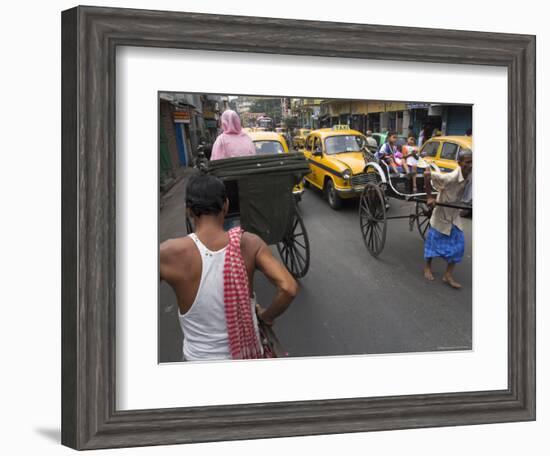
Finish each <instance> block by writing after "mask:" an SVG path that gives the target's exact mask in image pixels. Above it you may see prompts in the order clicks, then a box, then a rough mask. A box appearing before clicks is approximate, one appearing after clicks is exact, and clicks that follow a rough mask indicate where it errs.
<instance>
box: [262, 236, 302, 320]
mask: <svg viewBox="0 0 550 456" xmlns="http://www.w3.org/2000/svg"><path fill="white" fill-rule="evenodd" d="M261 242H262V245H261V247H260V248H259V249H258V251H257V253H256V267H257V268H258V269H259V270H260V271H262V272H263V273H264V275H265V276H266V277H267V278H268V280H269V281H270V282H271V283H272V284H273V285H275V287H277V292H276V293H275V296H274V298H273V301H272V302H271V304H270V305H269V306H268V307H267V308H265V309H262V308H260V309H259V313H258V316H259V317H260V318H261V319H262V320H263V321H264V322H265V323H267V324H269V325H270V324H273V320H275V319H276V318H277V317H278V316H279V315H281V314H282V313H283V312H284V311H285V310H286V309H287V308H288V306H289V305H290V303H291V302H292V300H293V299H294V297H295V296H296V295H297V294H298V283H297V282H296V280H295V279H294V277H292V275H291V274H290V272H288V270H287V269H286V267H285V266H284V265H283V264H282V263H281V262H279V261H278V260H277V259H276V258H275V257H274V256H273V254H272V253H271V249H270V248H269V247H268V246H267V244H266V243H265V242H263V241H261Z"/></svg>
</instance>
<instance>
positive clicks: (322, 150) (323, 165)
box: [303, 125, 367, 209]
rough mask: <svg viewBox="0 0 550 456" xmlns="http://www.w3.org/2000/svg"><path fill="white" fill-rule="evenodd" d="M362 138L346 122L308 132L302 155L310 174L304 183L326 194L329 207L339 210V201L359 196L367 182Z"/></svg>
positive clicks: (365, 143)
mask: <svg viewBox="0 0 550 456" xmlns="http://www.w3.org/2000/svg"><path fill="white" fill-rule="evenodd" d="M366 146H367V139H366V137H365V136H364V135H363V134H362V133H360V132H358V131H356V130H352V129H350V128H349V127H348V126H347V125H335V126H334V127H332V128H321V129H319V130H314V131H312V132H311V133H310V134H309V135H308V137H307V138H306V143H305V147H304V149H303V152H304V155H305V157H306V159H307V161H308V163H309V168H310V169H311V173H310V174H308V175H306V176H305V177H304V181H305V183H306V185H307V184H311V185H313V186H314V187H317V188H319V189H321V190H323V192H324V193H325V195H326V198H327V200H328V203H329V205H330V207H332V208H333V209H339V208H340V207H341V206H342V200H343V199H346V198H353V197H357V196H359V194H360V193H361V192H362V191H363V188H364V186H365V183H366V181H367V175H366V173H365V172H364V168H365V159H364V157H363V150H364V149H365V148H366Z"/></svg>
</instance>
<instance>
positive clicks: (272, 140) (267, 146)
mask: <svg viewBox="0 0 550 456" xmlns="http://www.w3.org/2000/svg"><path fill="white" fill-rule="evenodd" d="M247 134H248V136H250V138H251V139H252V142H253V143H254V146H255V147H256V154H257V155H265V154H288V145H287V143H286V140H285V138H284V136H283V135H281V134H279V133H275V132H274V131H249V132H247ZM292 193H294V195H295V196H296V197H300V196H301V195H302V193H304V184H303V183H300V184H297V185H296V186H294V190H293V191H292Z"/></svg>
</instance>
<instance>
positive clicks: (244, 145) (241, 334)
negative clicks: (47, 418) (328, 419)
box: [160, 110, 472, 361]
mask: <svg viewBox="0 0 550 456" xmlns="http://www.w3.org/2000/svg"><path fill="white" fill-rule="evenodd" d="M221 125H222V130H223V132H222V133H221V134H220V135H219V136H218V137H217V139H216V141H215V142H214V144H213V147H212V156H211V159H212V160H218V159H223V158H230V157H238V156H245V155H253V154H255V153H256V152H255V147H254V144H253V143H252V140H251V139H250V137H249V136H248V135H247V134H246V133H245V132H244V131H243V129H242V127H241V121H240V118H239V115H238V114H237V113H236V112H235V111H231V110H227V111H225V112H224V113H223V114H222V116H221ZM366 137H367V141H369V138H371V139H373V138H372V136H371V135H369V134H367V136H366ZM423 138H425V136H420V137H419V142H420V141H423V140H424V139H423ZM396 141H397V135H396V134H395V133H392V132H390V133H389V134H388V138H387V142H386V143H385V144H384V145H383V146H382V147H381V148H380V149H379V151H378V153H377V157H378V159H379V160H382V161H385V162H386V163H387V164H388V166H389V167H390V168H391V169H392V170H394V171H395V172H398V171H399V169H398V168H401V169H403V170H405V172H412V173H413V175H414V176H416V171H417V166H418V146H417V144H416V138H415V137H414V136H413V135H409V137H408V139H407V144H406V145H404V146H403V147H401V148H400V150H398V148H397V146H396ZM371 144H372V143H371ZM458 165H459V166H458V167H457V168H456V169H455V170H454V171H452V172H450V173H446V174H443V173H432V172H431V171H430V169H429V168H426V169H425V171H424V177H425V182H426V185H425V191H426V196H427V204H428V206H430V207H432V208H433V214H432V216H431V219H430V229H429V231H428V233H427V236H426V241H425V248H424V258H425V266H424V277H425V279H426V280H428V281H433V280H434V274H433V272H432V260H433V258H436V257H440V258H443V259H444V260H445V261H446V262H447V268H446V271H445V274H444V275H443V277H442V280H443V281H444V282H445V283H447V284H448V285H450V286H451V287H453V288H455V289H459V288H461V285H460V283H458V282H457V281H456V280H455V279H454V277H453V270H454V267H455V265H456V264H457V263H459V262H460V261H461V260H462V257H463V255H464V234H463V226H462V221H461V219H460V216H459V214H458V210H457V209H453V208H449V207H443V206H440V205H438V204H437V203H442V204H444V203H446V202H451V201H457V200H460V199H461V198H462V196H463V195H464V192H465V191H466V189H467V188H469V187H468V184H469V182H470V181H471V171H472V153H471V151H467V150H464V151H462V152H461V154H459V157H458ZM430 182H431V183H432V184H433V187H434V190H436V191H437V196H434V195H433V192H432V185H431V184H430ZM470 188H471V187H470ZM413 190H414V192H416V180H414V189H413ZM186 207H187V212H188V215H189V216H191V217H192V218H193V219H194V222H195V223H194V226H195V231H194V233H191V234H189V235H187V236H185V237H181V238H176V239H170V240H167V241H165V242H163V243H162V244H161V246H160V279H161V280H164V281H166V282H167V283H168V284H169V285H170V286H171V287H172V289H173V290H174V292H175V294H176V298H177V303H178V318H179V321H180V325H181V329H182V331H183V333H184V342H183V359H184V360H188V361H196V360H208V359H253V358H262V357H266V356H268V355H267V353H266V352H265V350H264V345H263V344H262V339H261V337H260V333H259V329H258V328H259V324H260V323H262V324H264V325H267V326H271V325H273V322H274V320H275V319H276V318H277V317H278V316H280V315H281V314H282V313H283V312H284V311H285V310H286V309H287V308H288V307H289V305H290V304H291V302H292V300H293V299H294V297H295V296H296V295H297V293H298V284H297V282H296V280H295V279H294V278H293V276H292V275H291V274H290V273H289V271H288V270H287V269H286V267H285V266H284V265H283V264H282V263H281V262H280V261H279V260H278V259H277V258H275V257H274V256H273V254H272V252H271V249H270V248H269V246H268V245H267V244H266V243H265V242H264V241H263V240H262V239H261V238H260V237H259V236H257V235H255V234H252V233H248V232H245V231H243V230H242V229H241V227H239V226H236V227H233V228H231V229H229V230H226V229H225V227H224V219H225V216H226V215H227V212H228V207H229V201H228V199H227V195H226V189H225V185H224V184H223V182H222V181H221V180H219V179H218V178H216V177H213V176H210V175H201V174H196V175H193V176H192V177H191V178H190V180H189V182H188V185H187V189H186ZM256 271H260V272H261V273H262V274H264V275H265V276H266V277H267V279H268V280H269V281H270V282H271V283H272V284H273V285H274V294H273V298H272V300H271V303H270V304H269V306H267V307H266V308H263V307H261V306H259V305H258V303H257V302H256V297H255V293H254V275H255V273H256Z"/></svg>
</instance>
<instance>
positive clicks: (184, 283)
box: [160, 232, 263, 314]
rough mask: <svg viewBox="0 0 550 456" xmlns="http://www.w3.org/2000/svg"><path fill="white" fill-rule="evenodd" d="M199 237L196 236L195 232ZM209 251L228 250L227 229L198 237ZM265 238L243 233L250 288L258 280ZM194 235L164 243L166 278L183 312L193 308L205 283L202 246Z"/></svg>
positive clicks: (163, 257) (162, 246) (162, 260)
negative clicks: (260, 257)
mask: <svg viewBox="0 0 550 456" xmlns="http://www.w3.org/2000/svg"><path fill="white" fill-rule="evenodd" d="M195 236H196V235H195ZM197 238H198V239H199V241H200V242H201V243H202V245H204V246H205V248H206V249H207V250H209V252H217V251H220V250H221V249H224V248H225V247H226V246H227V245H228V243H229V235H228V234H227V232H217V233H205V234H204V235H202V234H201V235H200V238H199V237H198V236H197ZM262 242H263V241H262V240H261V239H260V238H259V237H258V236H256V235H255V234H252V233H246V232H245V233H243V236H242V239H241V252H242V255H243V260H244V262H245V265H246V269H247V272H248V277H249V284H250V290H251V291H252V289H253V288H252V286H253V283H254V271H255V270H256V254H257V252H258V250H259V248H260V247H261V245H262ZM196 244H197V243H196V242H195V241H194V240H193V239H192V237H191V236H186V237H182V238H177V239H170V240H168V241H166V242H164V243H163V244H162V245H161V249H160V257H161V258H160V261H161V268H162V271H161V274H162V277H163V279H164V280H165V281H166V282H168V283H169V284H170V285H171V286H172V288H173V289H174V291H175V293H176V297H177V301H178V307H179V310H180V312H181V313H182V314H184V313H186V312H188V311H189V309H190V308H191V306H192V304H193V302H194V300H195V297H196V296H197V291H198V289H199V285H200V282H201V271H202V263H203V261H202V259H201V252H200V249H199V248H198V247H197V245H196Z"/></svg>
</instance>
